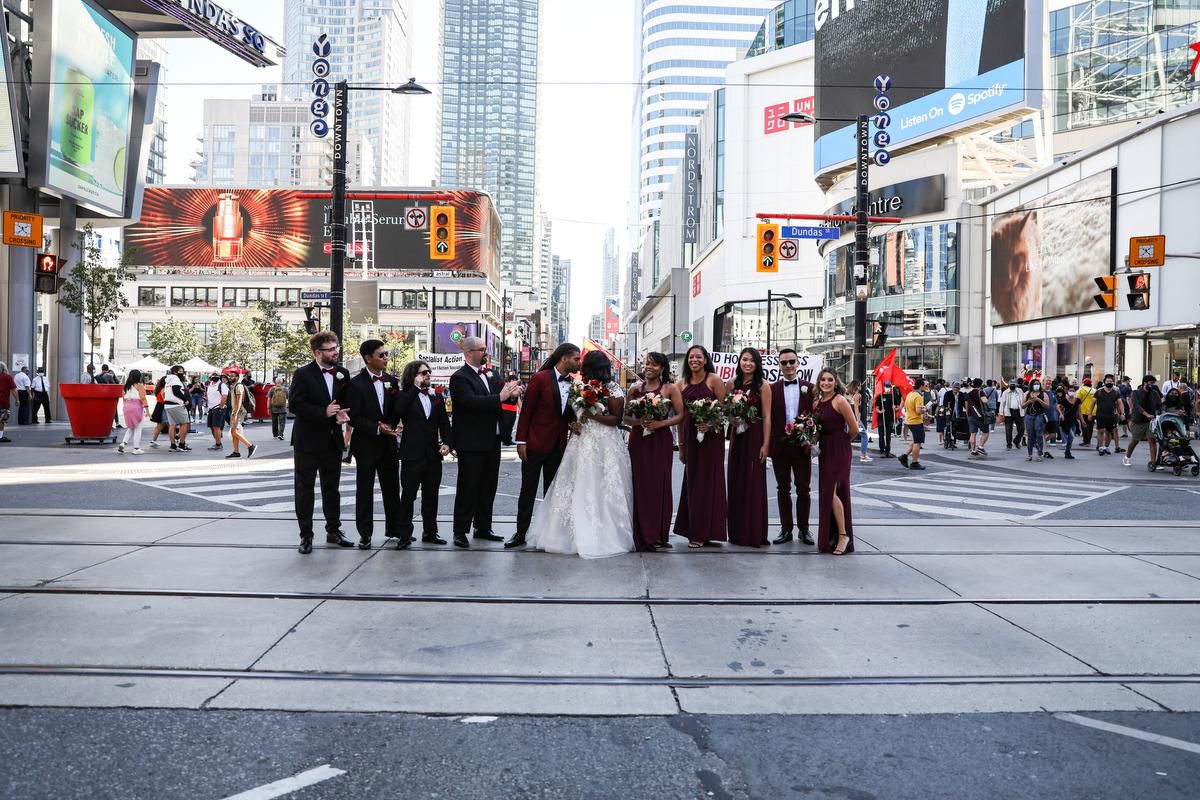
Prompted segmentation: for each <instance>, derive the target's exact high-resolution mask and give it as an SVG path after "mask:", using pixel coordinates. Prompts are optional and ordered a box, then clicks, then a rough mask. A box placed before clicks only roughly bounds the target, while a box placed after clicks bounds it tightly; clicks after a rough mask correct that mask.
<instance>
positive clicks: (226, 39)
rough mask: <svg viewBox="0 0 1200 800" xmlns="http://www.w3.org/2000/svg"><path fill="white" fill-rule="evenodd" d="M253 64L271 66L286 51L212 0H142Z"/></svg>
mask: <svg viewBox="0 0 1200 800" xmlns="http://www.w3.org/2000/svg"><path fill="white" fill-rule="evenodd" d="M142 4H143V5H146V6H149V7H150V8H153V9H155V10H156V11H161V12H162V13H164V14H166V15H168V16H171V17H174V18H175V19H177V20H179V21H180V22H182V23H183V24H184V25H186V26H187V27H189V28H191V29H192V30H193V31H195V32H196V33H198V34H200V35H201V36H204V37H205V38H206V39H210V40H211V41H213V42H216V43H217V44H220V45H221V46H223V47H225V48H226V49H227V50H229V51H230V52H231V53H233V54H234V55H236V56H238V57H240V58H242V59H243V60H245V61H249V62H250V63H251V64H254V65H255V66H257V67H270V66H274V65H275V64H276V63H277V61H275V60H274V59H279V58H283V57H284V56H285V55H286V54H287V51H286V50H285V49H284V48H283V47H282V46H281V45H280V44H279V43H278V42H276V41H275V40H274V39H272V38H270V37H269V36H267V35H266V34H265V33H263V32H262V31H260V30H258V29H257V28H255V27H254V26H253V25H250V24H249V23H247V22H245V21H243V20H242V19H241V18H240V17H238V16H237V15H236V14H234V13H233V12H231V11H229V10H228V9H226V8H224V7H223V6H220V5H218V4H217V3H214V2H213V1H212V0H142Z"/></svg>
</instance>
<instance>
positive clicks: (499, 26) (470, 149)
mask: <svg viewBox="0 0 1200 800" xmlns="http://www.w3.org/2000/svg"><path fill="white" fill-rule="evenodd" d="M540 7H541V3H540V0H445V6H444V12H443V17H442V38H443V48H442V75H441V78H442V98H441V102H442V104H441V130H440V136H441V138H440V144H439V149H438V152H439V164H438V167H439V170H438V183H439V184H440V185H442V186H446V187H463V188H472V189H484V190H486V191H487V192H488V193H490V194H491V195H492V199H493V200H494V201H495V202H496V209H497V211H498V212H499V213H500V220H501V223H502V242H501V265H500V269H501V276H502V278H503V280H504V281H505V282H506V283H508V284H510V285H513V286H518V287H521V288H525V289H528V290H530V291H532V292H534V294H535V295H537V294H538V292H539V284H540V282H541V279H540V278H539V277H538V275H537V271H538V252H537V250H538V248H537V245H536V244H535V237H534V227H535V223H534V217H535V214H534V208H535V205H536V197H537V181H536V173H537V115H538V105H537V80H538V60H539V58H538V56H539V53H538V51H539V42H540V24H539V21H540V11H541V8H540Z"/></svg>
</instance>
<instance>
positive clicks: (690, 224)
mask: <svg viewBox="0 0 1200 800" xmlns="http://www.w3.org/2000/svg"><path fill="white" fill-rule="evenodd" d="M699 233H700V135H699V134H696V133H688V134H684V138H683V243H684V244H695V243H696V242H697V241H698V240H699Z"/></svg>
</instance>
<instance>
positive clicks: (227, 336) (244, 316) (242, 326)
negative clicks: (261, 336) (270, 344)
mask: <svg viewBox="0 0 1200 800" xmlns="http://www.w3.org/2000/svg"><path fill="white" fill-rule="evenodd" d="M258 344H259V340H258V330H257V329H256V327H255V324H254V316H253V314H251V313H247V312H245V311H238V312H226V313H224V314H221V315H219V316H218V317H217V329H216V332H215V333H214V334H213V337H212V342H211V343H210V344H209V345H208V353H207V354H206V355H205V358H206V359H207V360H208V362H209V363H210V364H212V365H214V366H216V367H220V368H224V367H227V366H229V365H230V364H233V363H237V364H238V365H239V366H241V367H244V368H246V369H249V368H250V367H249V365H250V364H251V363H252V360H253V359H254V358H255V356H256V355H257V354H258V353H259V349H258Z"/></svg>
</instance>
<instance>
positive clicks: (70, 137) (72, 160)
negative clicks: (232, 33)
mask: <svg viewBox="0 0 1200 800" xmlns="http://www.w3.org/2000/svg"><path fill="white" fill-rule="evenodd" d="M41 5H42V3H40V2H39V11H41V10H42V9H41ZM49 6H50V8H49V10H50V15H49V20H50V24H49V25H48V26H46V27H45V28H43V27H42V26H41V25H40V24H39V26H38V27H37V28H36V29H35V30H36V31H37V33H38V34H39V39H38V41H39V43H40V44H39V50H38V57H39V61H38V64H39V74H40V75H43V76H47V77H45V78H43V80H45V81H46V83H47V85H48V87H49V91H48V92H46V93H44V94H43V95H42V96H43V97H45V98H47V100H39V105H38V108H37V109H36V114H35V118H36V119H37V120H38V122H39V124H40V125H44V126H45V127H44V129H43V130H44V131H45V136H44V137H42V136H38V137H37V138H36V139H34V140H32V141H31V143H30V144H31V150H33V151H34V155H35V158H34V159H31V169H30V172H31V173H33V175H32V176H31V182H32V183H34V184H36V185H39V186H43V187H44V188H46V189H48V190H50V191H51V192H54V193H57V194H61V195H65V196H67V197H72V198H74V199H75V200H77V201H78V202H79V203H80V204H82V205H84V206H87V207H89V208H92V209H94V210H97V211H101V212H105V213H108V214H112V215H114V216H121V215H122V214H123V213H124V210H125V177H126V169H125V167H126V160H127V159H128V158H129V135H130V126H131V123H132V114H133V67H134V55H135V50H136V43H137V37H136V35H135V34H134V33H133V31H131V30H130V29H129V28H127V27H125V26H124V25H123V24H121V23H120V22H118V21H117V20H116V18H114V17H112V16H111V15H110V14H108V12H106V11H103V10H101V9H100V8H99V7H98V6H96V5H93V4H92V3H91V2H87V0H52V1H51V2H50V3H49ZM39 94H41V93H35V97H37V96H38V95H39ZM35 162H36V163H35Z"/></svg>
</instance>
